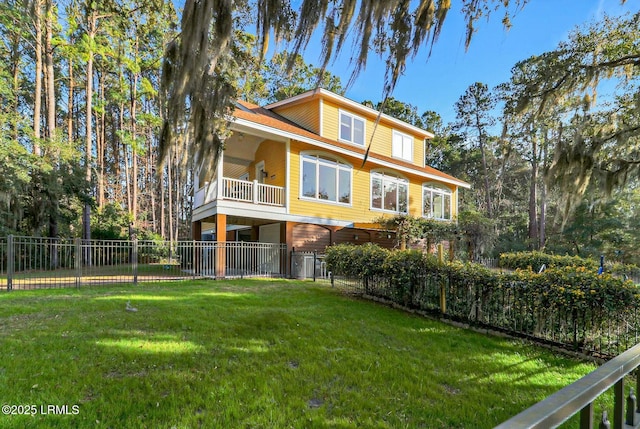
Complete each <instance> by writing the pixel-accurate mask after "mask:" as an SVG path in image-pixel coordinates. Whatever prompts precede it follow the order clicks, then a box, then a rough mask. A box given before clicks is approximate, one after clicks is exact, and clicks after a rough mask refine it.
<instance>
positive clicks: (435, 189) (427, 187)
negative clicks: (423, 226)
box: [422, 183, 453, 221]
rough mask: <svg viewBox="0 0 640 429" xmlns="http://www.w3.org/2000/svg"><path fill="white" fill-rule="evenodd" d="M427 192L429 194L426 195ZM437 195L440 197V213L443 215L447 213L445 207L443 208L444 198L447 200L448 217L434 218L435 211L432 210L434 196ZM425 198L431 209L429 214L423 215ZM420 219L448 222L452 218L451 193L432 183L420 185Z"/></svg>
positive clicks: (449, 190)
mask: <svg viewBox="0 0 640 429" xmlns="http://www.w3.org/2000/svg"><path fill="white" fill-rule="evenodd" d="M427 192H428V193H429V194H428V195H426V194H427ZM436 195H439V196H441V197H442V206H441V207H440V212H441V213H442V214H443V215H444V214H445V213H447V210H446V207H445V201H446V197H448V198H449V210H448V213H449V217H444V216H443V217H436V216H435V213H436V211H435V210H434V203H433V202H434V199H435V198H434V196H436ZM427 198H429V207H430V208H431V210H430V213H425V203H426V201H427ZM422 217H425V218H427V219H435V220H443V221H450V220H452V218H453V192H452V191H451V189H449V188H446V187H444V186H441V185H436V184H434V183H423V184H422Z"/></svg>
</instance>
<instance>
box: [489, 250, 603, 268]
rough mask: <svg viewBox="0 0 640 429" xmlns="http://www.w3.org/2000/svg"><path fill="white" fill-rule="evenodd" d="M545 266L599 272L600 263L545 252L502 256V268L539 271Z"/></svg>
mask: <svg viewBox="0 0 640 429" xmlns="http://www.w3.org/2000/svg"><path fill="white" fill-rule="evenodd" d="M543 265H545V266H546V267H547V268H552V267H585V268H588V269H592V270H595V271H597V270H598V267H599V266H600V262H599V261H596V260H594V259H585V258H581V257H579V256H561V255H550V254H547V253H543V252H512V253H503V254H501V255H500V266H501V267H502V268H510V269H513V270H517V269H520V270H530V271H538V270H539V269H540V267H542V266H543Z"/></svg>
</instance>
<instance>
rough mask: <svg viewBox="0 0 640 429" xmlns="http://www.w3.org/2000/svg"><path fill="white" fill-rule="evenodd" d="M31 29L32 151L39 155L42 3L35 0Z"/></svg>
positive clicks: (40, 134)
mask: <svg viewBox="0 0 640 429" xmlns="http://www.w3.org/2000/svg"><path fill="white" fill-rule="evenodd" d="M33 29H34V33H35V60H36V64H35V66H36V70H35V76H34V90H33V137H34V141H33V153H34V154H35V155H36V156H40V154H41V151H40V138H41V137H42V133H41V130H40V123H41V122H40V121H41V119H42V3H41V0H37V1H36V2H34V5H33Z"/></svg>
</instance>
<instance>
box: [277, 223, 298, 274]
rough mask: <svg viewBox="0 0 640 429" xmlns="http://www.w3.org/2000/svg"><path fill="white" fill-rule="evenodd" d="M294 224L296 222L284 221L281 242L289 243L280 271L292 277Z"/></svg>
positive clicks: (281, 229)
mask: <svg viewBox="0 0 640 429" xmlns="http://www.w3.org/2000/svg"><path fill="white" fill-rule="evenodd" d="M294 225H295V223H293V222H283V223H282V227H281V228H280V243H284V244H286V245H287V250H286V255H285V257H284V258H283V262H282V264H283V265H284V266H282V267H280V269H281V271H280V272H281V273H283V274H284V275H285V277H289V278H291V251H292V250H293V226H294Z"/></svg>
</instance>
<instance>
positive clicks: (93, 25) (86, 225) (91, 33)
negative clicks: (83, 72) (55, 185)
mask: <svg viewBox="0 0 640 429" xmlns="http://www.w3.org/2000/svg"><path fill="white" fill-rule="evenodd" d="M87 24H88V28H87V36H88V37H89V40H90V43H89V46H90V47H89V52H88V59H87V89H86V98H87V100H86V105H87V110H86V118H85V119H86V124H85V133H86V135H85V180H86V183H87V189H88V190H90V189H91V164H92V156H91V151H92V150H93V144H92V141H93V139H92V137H93V121H92V120H93V105H92V101H93V50H92V49H93V48H92V47H91V46H92V44H93V41H94V40H95V36H96V32H97V24H98V17H97V15H96V13H95V11H92V12H91V13H90V15H89V16H88V17H87ZM82 221H83V228H82V238H84V239H85V240H90V239H91V204H90V203H89V201H87V202H86V203H85V205H84V210H83V216H82ZM90 255H91V254H90V252H87V253H86V255H85V261H86V263H87V264H88V265H91V260H90Z"/></svg>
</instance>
